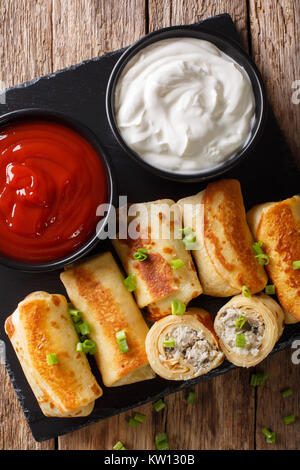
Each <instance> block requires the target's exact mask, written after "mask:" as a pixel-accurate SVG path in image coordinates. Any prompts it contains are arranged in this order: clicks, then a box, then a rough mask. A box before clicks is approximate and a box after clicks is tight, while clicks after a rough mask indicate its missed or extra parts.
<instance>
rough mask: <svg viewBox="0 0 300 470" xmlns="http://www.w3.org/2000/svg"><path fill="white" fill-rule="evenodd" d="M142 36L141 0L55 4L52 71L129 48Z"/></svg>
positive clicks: (57, 0) (83, 0) (63, 1)
mask: <svg viewBox="0 0 300 470" xmlns="http://www.w3.org/2000/svg"><path fill="white" fill-rule="evenodd" d="M145 32H146V29H145V2H144V0H129V1H128V0H118V1H105V0H76V1H74V0H55V1H54V2H53V67H54V70H57V69H61V68H63V67H66V66H68V65H72V64H76V63H78V62H80V61H82V60H85V59H90V58H92V57H96V56H99V55H101V54H103V53H105V52H108V51H111V50H114V49H119V48H121V47H124V46H126V45H129V44H130V43H131V42H133V41H135V40H136V39H138V38H139V37H140V36H143V35H144V34H145Z"/></svg>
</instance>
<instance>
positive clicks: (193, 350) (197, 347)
mask: <svg viewBox="0 0 300 470" xmlns="http://www.w3.org/2000/svg"><path fill="white" fill-rule="evenodd" d="M165 339H173V340H174V342H175V345H174V347H173V348H166V350H165V351H166V356H167V359H169V360H176V359H177V360H180V359H183V360H184V361H186V362H188V363H189V364H190V365H191V366H193V367H194V368H195V369H197V370H200V369H202V368H203V367H205V366H206V365H207V364H208V363H210V362H212V361H215V360H216V359H217V358H218V356H219V355H221V354H222V353H221V352H220V351H218V350H217V349H216V347H215V346H214V344H213V343H211V342H210V341H208V340H207V338H205V335H204V333H203V331H201V330H200V331H196V330H195V329H193V328H191V327H189V326H176V327H174V328H171V329H169V330H168V333H167V335H166V337H165Z"/></svg>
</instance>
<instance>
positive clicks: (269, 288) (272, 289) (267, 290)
mask: <svg viewBox="0 0 300 470" xmlns="http://www.w3.org/2000/svg"><path fill="white" fill-rule="evenodd" d="M275 292H276V290H275V286H274V284H269V285H268V286H266V287H265V294H268V295H274V294H275Z"/></svg>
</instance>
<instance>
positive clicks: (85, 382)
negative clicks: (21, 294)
mask: <svg viewBox="0 0 300 470" xmlns="http://www.w3.org/2000/svg"><path fill="white" fill-rule="evenodd" d="M5 331H6V333H7V335H8V336H9V338H10V340H11V342H12V345H13V347H14V349H15V351H16V354H17V356H18V359H19V361H20V364H21V366H22V368H23V371H24V374H25V376H26V378H27V380H28V382H29V385H30V386H31V388H32V391H33V393H34V394H35V396H36V399H37V401H38V403H39V405H40V407H41V410H42V412H43V413H44V414H45V415H46V416H50V417H61V418H63V417H80V416H88V415H89V414H90V413H91V412H92V410H93V408H94V402H95V399H96V398H98V397H100V396H101V395H102V390H101V388H100V387H99V385H98V384H97V382H96V379H95V377H94V376H93V374H92V372H91V369H90V366H89V363H88V360H87V358H86V356H85V354H81V353H78V352H76V345H77V343H78V336H77V333H76V331H75V328H74V325H73V322H72V320H71V317H70V315H69V313H68V304H67V301H66V299H65V297H64V296H62V295H51V294H48V293H47V292H34V293H32V294H30V295H29V296H27V297H26V298H25V299H24V300H23V301H22V302H20V303H19V305H18V307H17V309H16V310H15V312H14V313H13V314H12V315H11V316H10V317H9V318H7V320H6V322H5ZM50 354H55V355H56V357H57V360H58V363H57V364H53V365H49V364H48V362H47V356H48V355H50Z"/></svg>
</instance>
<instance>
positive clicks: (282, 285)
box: [247, 196, 300, 323]
mask: <svg viewBox="0 0 300 470" xmlns="http://www.w3.org/2000/svg"><path fill="white" fill-rule="evenodd" d="M247 217H248V222H249V225H250V228H251V230H252V232H253V235H254V238H255V239H256V240H257V241H262V242H263V245H262V248H263V250H264V252H265V253H266V254H267V255H269V257H270V262H269V264H268V265H267V266H266V269H267V272H268V274H269V277H270V279H271V281H272V283H273V284H274V285H275V288H276V294H277V297H278V300H279V302H280V304H281V305H282V307H283V308H284V309H285V311H286V323H296V322H297V321H300V269H294V268H293V262H294V261H298V260H300V197H299V196H294V197H291V198H290V199H286V200H285V201H281V202H273V203H266V204H260V205H258V206H255V207H253V208H252V209H251V210H250V211H249V212H248V215H247Z"/></svg>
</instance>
